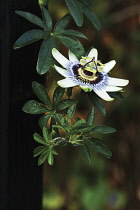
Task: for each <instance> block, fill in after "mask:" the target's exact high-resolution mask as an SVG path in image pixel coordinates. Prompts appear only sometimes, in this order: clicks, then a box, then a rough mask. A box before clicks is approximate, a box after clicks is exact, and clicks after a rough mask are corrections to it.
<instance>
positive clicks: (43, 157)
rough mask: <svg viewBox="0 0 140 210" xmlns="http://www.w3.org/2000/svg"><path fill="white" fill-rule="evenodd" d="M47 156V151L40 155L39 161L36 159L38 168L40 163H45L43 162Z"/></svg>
mask: <svg viewBox="0 0 140 210" xmlns="http://www.w3.org/2000/svg"><path fill="white" fill-rule="evenodd" d="M48 155H49V151H48V150H46V151H44V152H43V153H42V154H41V155H40V157H39V159H38V165H39V166H40V165H41V164H42V163H44V162H45V160H46V159H47V157H48Z"/></svg>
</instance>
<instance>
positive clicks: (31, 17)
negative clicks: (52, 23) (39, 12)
mask: <svg viewBox="0 0 140 210" xmlns="http://www.w3.org/2000/svg"><path fill="white" fill-rule="evenodd" d="M15 13H16V14H18V15H20V16H21V17H23V18H25V19H26V20H28V21H30V22H31V23H33V24H35V25H37V26H39V27H41V28H44V23H43V21H42V20H41V19H40V18H39V17H37V16H36V15H33V14H32V13H29V12H23V11H15Z"/></svg>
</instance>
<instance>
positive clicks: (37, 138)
mask: <svg viewBox="0 0 140 210" xmlns="http://www.w3.org/2000/svg"><path fill="white" fill-rule="evenodd" d="M33 137H34V140H35V141H36V142H38V143H40V144H43V145H48V144H46V142H45V141H44V139H43V138H42V137H41V136H40V135H39V134H38V133H34V134H33Z"/></svg>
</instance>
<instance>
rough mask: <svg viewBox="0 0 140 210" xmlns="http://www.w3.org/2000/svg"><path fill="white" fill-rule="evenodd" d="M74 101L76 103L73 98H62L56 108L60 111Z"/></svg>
mask: <svg viewBox="0 0 140 210" xmlns="http://www.w3.org/2000/svg"><path fill="white" fill-rule="evenodd" d="M75 103H77V101H76V100H74V99H64V100H62V101H60V102H59V103H58V105H57V107H56V110H57V111H60V110H62V109H66V108H68V107H69V106H71V105H73V104H75Z"/></svg>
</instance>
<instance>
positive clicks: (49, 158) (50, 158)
mask: <svg viewBox="0 0 140 210" xmlns="http://www.w3.org/2000/svg"><path fill="white" fill-rule="evenodd" d="M48 163H49V165H53V163H54V158H53V153H52V150H50V151H49V155H48Z"/></svg>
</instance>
